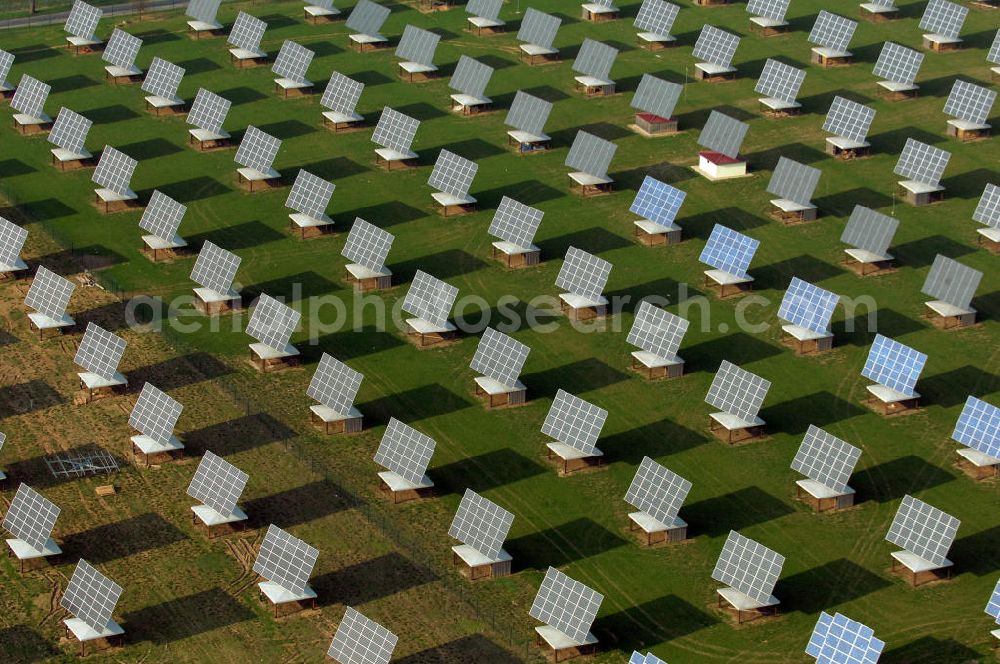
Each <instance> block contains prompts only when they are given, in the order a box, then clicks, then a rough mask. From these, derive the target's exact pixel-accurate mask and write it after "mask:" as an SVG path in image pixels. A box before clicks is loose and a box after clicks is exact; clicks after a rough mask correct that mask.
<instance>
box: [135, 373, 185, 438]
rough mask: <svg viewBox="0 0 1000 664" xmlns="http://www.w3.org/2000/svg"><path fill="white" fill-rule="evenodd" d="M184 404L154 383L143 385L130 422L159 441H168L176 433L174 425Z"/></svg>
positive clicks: (146, 434)
mask: <svg viewBox="0 0 1000 664" xmlns="http://www.w3.org/2000/svg"><path fill="white" fill-rule="evenodd" d="M183 408H184V407H183V406H182V405H181V404H180V403H179V402H178V401H177V400H175V399H173V398H172V397H171V396H170V395H168V394H166V393H165V392H162V391H160V390H159V389H158V388H157V387H156V386H155V385H153V384H152V383H146V384H145V385H143V386H142V392H140V393H139V398H138V399H137V400H136V402H135V406H133V407H132V413H131V414H130V415H129V418H128V423H129V426H131V427H132V428H133V429H136V430H138V431H139V432H140V433H142V434H143V435H145V436H148V437H149V438H152V439H153V440H155V441H156V442H158V443H168V442H170V439H171V438H172V437H173V435H174V425H176V424H177V419H178V418H179V417H180V416H181V410H183Z"/></svg>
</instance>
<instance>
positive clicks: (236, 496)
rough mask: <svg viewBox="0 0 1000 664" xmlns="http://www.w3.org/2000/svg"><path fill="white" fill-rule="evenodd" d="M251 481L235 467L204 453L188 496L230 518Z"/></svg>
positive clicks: (206, 451)
mask: <svg viewBox="0 0 1000 664" xmlns="http://www.w3.org/2000/svg"><path fill="white" fill-rule="evenodd" d="M249 479H250V476H249V475H247V474H246V473H244V472H243V471H242V470H240V469H239V468H237V467H236V466H234V465H233V464H231V463H229V462H228V461H226V460H225V459H223V458H222V457H220V456H218V455H216V454H215V453H213V452H212V451H211V450H205V454H204V455H203V456H202V457H201V461H200V462H199V463H198V469H197V470H195V471H194V477H192V478H191V483H190V484H189V485H188V488H187V495H189V496H191V497H192V498H194V499H195V500H199V501H201V502H202V503H203V504H205V505H207V506H208V507H211V508H212V509H213V510H215V511H216V512H218V513H219V514H221V515H222V516H224V517H228V516H230V515H231V514H232V513H233V510H235V509H236V503H238V502H239V500H240V495H241V494H242V493H243V489H244V487H246V485H247V480H249Z"/></svg>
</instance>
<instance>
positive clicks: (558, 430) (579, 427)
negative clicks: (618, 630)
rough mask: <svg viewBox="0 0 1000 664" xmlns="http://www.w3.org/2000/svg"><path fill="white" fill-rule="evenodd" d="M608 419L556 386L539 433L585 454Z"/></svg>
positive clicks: (605, 412) (591, 447) (594, 449)
mask: <svg viewBox="0 0 1000 664" xmlns="http://www.w3.org/2000/svg"><path fill="white" fill-rule="evenodd" d="M607 419H608V411H606V410H604V409H603V408H598V407H597V406H595V405H594V404H592V403H590V402H588V401H584V400H583V399H581V398H580V397H577V396H573V395H572V394H570V393H569V392H567V391H565V390H559V391H558V392H556V398H555V399H554V400H553V401H552V406H551V407H549V412H548V414H547V415H546V416H545V421H544V422H543V423H542V433H544V434H545V435H546V436H550V437H552V438H555V439H556V440H557V441H559V442H560V443H563V444H564V445H569V446H570V447H572V448H573V449H575V450H579V451H580V452H583V453H584V454H593V453H594V452H595V451H596V450H597V447H596V443H597V438H598V436H600V435H601V429H603V428H604V421H605V420H607ZM553 626H554V625H553Z"/></svg>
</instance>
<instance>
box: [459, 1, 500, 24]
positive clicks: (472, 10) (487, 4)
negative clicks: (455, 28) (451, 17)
mask: <svg viewBox="0 0 1000 664" xmlns="http://www.w3.org/2000/svg"><path fill="white" fill-rule="evenodd" d="M501 5H503V0H469V1H468V2H467V3H466V4H465V12H466V13H467V14H472V15H473V16H478V17H480V18H488V19H492V20H494V21H495V20H496V18H497V16H499V15H500V6H501Z"/></svg>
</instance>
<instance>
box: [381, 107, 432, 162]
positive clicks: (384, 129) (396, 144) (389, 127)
mask: <svg viewBox="0 0 1000 664" xmlns="http://www.w3.org/2000/svg"><path fill="white" fill-rule="evenodd" d="M418 127H420V120H415V119H414V118H411V117H410V116H408V115H404V114H402V113H400V112H399V111H394V110H392V109H391V108H389V107H388V106H386V107H385V108H383V109H382V115H381V116H380V117H379V119H378V124H377V125H376V126H375V131H374V132H373V133H372V142H373V143H375V144H377V145H381V146H382V147H384V148H388V149H390V150H396V151H397V152H409V151H410V145H411V144H412V143H413V137H414V136H416V134H417V128H418Z"/></svg>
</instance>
